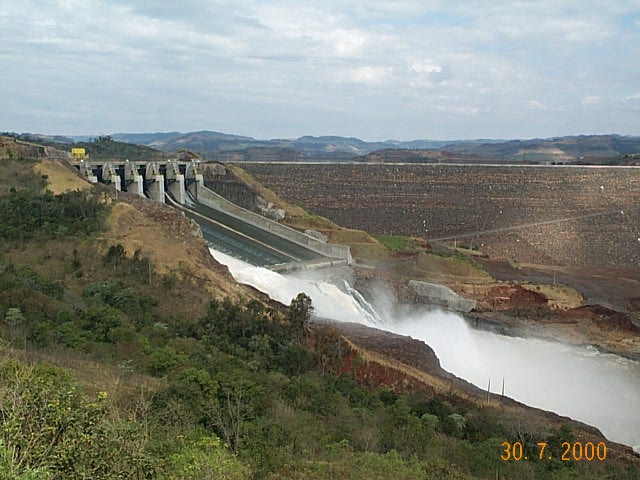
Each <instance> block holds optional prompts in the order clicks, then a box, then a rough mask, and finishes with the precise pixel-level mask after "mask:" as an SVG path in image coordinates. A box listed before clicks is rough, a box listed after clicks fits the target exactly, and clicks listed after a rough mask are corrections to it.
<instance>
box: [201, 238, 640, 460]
mask: <svg viewBox="0 0 640 480" xmlns="http://www.w3.org/2000/svg"><path fill="white" fill-rule="evenodd" d="M211 253H212V254H213V256H214V257H215V258H216V259H217V260H218V261H219V262H221V263H223V264H225V265H227V266H228V267H229V270H230V271H231V274H232V275H233V276H234V278H235V279H236V280H237V281H238V282H240V283H246V284H249V285H252V286H254V287H255V288H257V289H259V290H261V291H263V292H265V293H267V294H269V295H270V296H271V297H272V298H274V299H276V300H278V301H281V302H282V303H285V304H289V303H290V301H291V299H292V298H294V297H295V296H296V295H297V294H298V293H300V292H305V293H306V294H307V295H309V296H310V297H311V298H312V300H313V306H314V308H315V314H316V315H317V316H319V317H325V318H332V319H335V320H340V321H349V322H357V323H362V324H366V325H369V326H375V327H377V328H381V329H385V330H388V331H391V332H395V333H399V334H403V335H408V336H411V337H413V338H417V339H420V340H423V341H424V342H425V343H427V344H428V345H430V346H431V348H433V350H434V351H435V352H436V355H437V356H438V358H439V359H440V362H441V364H442V367H443V368H444V369H446V370H448V371H449V372H451V373H453V374H455V375H457V376H459V377H461V378H464V379H465V380H467V381H469V382H471V383H473V384H475V385H476V386H478V387H480V388H482V389H485V390H486V388H487V385H488V383H489V381H490V382H491V391H492V392H494V393H500V392H501V390H502V385H503V379H504V388H505V395H506V396H509V397H511V398H514V399H516V400H518V401H521V402H523V403H526V404H527V405H531V406H534V407H538V408H542V409H545V410H550V411H553V412H556V413H558V414H561V415H566V416H568V417H571V418H574V419H576V420H580V421H583V422H585V423H588V424H590V425H594V426H596V427H598V428H599V429H600V430H601V431H602V432H603V433H604V434H605V435H606V436H607V438H609V439H610V440H613V441H617V442H620V443H624V444H626V445H630V446H633V447H634V448H635V449H636V451H640V363H638V362H634V361H631V360H628V359H624V358H622V357H619V356H616V355H608V354H601V353H598V352H597V351H596V350H595V349H593V348H578V347H574V346H568V345H564V344H561V343H551V342H546V341H542V340H537V339H531V338H529V339H523V338H514V337H507V336H502V335H496V334H493V333H489V332H484V331H478V330H473V329H470V328H469V327H468V326H467V324H466V323H465V321H464V320H463V319H462V318H461V317H460V316H458V315H456V314H453V313H449V312H443V311H440V310H429V309H426V308H422V309H419V308H416V309H413V310H412V311H410V312H404V313H402V314H399V313H397V312H394V313H391V312H392V310H391V309H390V308H388V307H387V308H385V309H383V310H386V312H387V313H385V314H384V315H381V314H378V313H377V312H376V309H375V308H373V307H372V306H371V305H369V304H368V303H367V302H366V300H365V299H364V298H362V296H361V295H360V294H359V293H358V292H356V291H354V290H353V289H352V288H351V287H350V286H349V284H348V283H346V282H345V281H344V280H340V281H337V282H336V281H335V280H334V281H326V280H323V279H322V278H320V277H318V275H320V274H321V273H319V272H312V273H308V272H307V273H297V274H293V275H281V274H278V273H275V272H272V271H270V270H267V269H264V268H259V267H254V266H251V265H249V264H246V263H244V262H242V261H241V260H237V259H235V258H233V257H230V256H228V255H225V254H223V253H220V252H217V251H215V250H211ZM338 285H340V286H341V287H342V288H339V287H338ZM376 307H377V305H376Z"/></svg>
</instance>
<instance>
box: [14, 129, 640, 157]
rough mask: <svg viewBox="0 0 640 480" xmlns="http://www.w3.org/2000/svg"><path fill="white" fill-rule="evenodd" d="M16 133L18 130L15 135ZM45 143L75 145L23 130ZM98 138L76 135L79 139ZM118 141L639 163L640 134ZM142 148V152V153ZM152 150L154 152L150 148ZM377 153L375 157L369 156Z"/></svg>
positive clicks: (258, 150)
mask: <svg viewBox="0 0 640 480" xmlns="http://www.w3.org/2000/svg"><path fill="white" fill-rule="evenodd" d="M14 135H16V134H14ZM20 137H21V138H23V139H34V140H35V139H38V140H40V141H42V142H43V143H46V144H50V145H52V144H54V143H56V144H70V143H71V142H70V140H71V139H70V138H67V137H60V136H47V135H37V134H20ZM95 138H99V137H91V136H86V135H84V136H79V137H72V139H73V140H75V141H79V140H82V141H87V140H93V139H95ZM111 138H112V139H113V140H114V141H116V142H121V143H127V144H134V145H140V146H144V147H150V148H153V149H155V150H161V151H163V152H167V153H173V152H176V151H178V150H183V149H184V150H190V151H193V152H197V153H199V154H200V155H202V156H203V157H204V158H206V159H209V160H221V161H225V160H228V161H264V162H273V161H346V160H355V161H364V162H461V163H467V162H471V163H482V162H485V163H486V162H497V163H532V164H536V163H552V164H565V163H573V164H575V163H585V164H621V165H636V164H638V156H639V155H640V137H632V136H621V135H613V134H612V135H578V136H567V137H557V138H547V139H539V138H536V139H525V140H522V139H520V140H491V139H476V140H424V139H423V140H421V139H418V140H410V141H400V140H385V141H381V142H367V141H364V140H361V139H359V138H354V137H341V136H335V135H325V136H318V137H316V136H310V135H305V136H303V137H300V138H296V139H270V140H257V139H255V138H253V137H248V136H244V135H232V134H227V133H221V132H214V131H207V130H203V131H198V132H189V133H181V132H155V133H115V134H113V135H111ZM141 153H142V152H139V154H141ZM145 153H150V152H145ZM370 154H373V155H370Z"/></svg>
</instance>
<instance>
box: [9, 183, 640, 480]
mask: <svg viewBox="0 0 640 480" xmlns="http://www.w3.org/2000/svg"><path fill="white" fill-rule="evenodd" d="M0 205H3V208H2V215H3V216H2V227H3V230H2V232H3V233H2V235H3V238H5V239H6V240H5V241H4V242H3V243H2V246H1V247H0V424H1V428H0V480H2V479H22V480H26V479H30V480H40V479H51V478H53V479H80V478H93V479H110V478H114V479H115V478H127V479H147V478H158V479H165V478H168V479H198V480H200V479H234V480H235V479H245V478H256V479H259V478H268V479H284V478H294V479H295V478H299V479H320V478H323V479H324V478H334V479H361V478H369V479H389V478H394V479H421V478H423V479H467V478H491V479H493V478H496V475H498V477H499V478H523V479H526V478H552V479H565V478H575V479H578V478H612V479H613V478H616V479H625V478H626V479H630V478H638V473H637V472H635V473H634V472H633V471H632V470H630V469H628V468H626V467H624V466H619V465H617V464H607V465H606V469H603V468H602V467H603V466H602V465H599V464H595V463H593V464H588V463H584V462H583V463H577V462H560V461H557V460H556V461H550V462H528V463H526V462H504V461H502V460H500V454H501V448H500V445H501V443H502V442H503V441H505V440H511V441H513V440H514V439H521V438H522V439H528V440H527V442H525V443H526V448H534V446H535V442H536V441H537V440H538V439H540V438H545V439H547V440H548V441H549V442H550V444H558V442H560V441H561V440H562V439H571V435H572V433H571V431H570V430H569V429H567V428H561V429H559V430H557V431H543V430H540V428H539V427H538V426H531V427H530V428H529V426H525V427H523V426H522V425H519V426H518V427H517V428H516V427H514V426H512V425H508V424H507V423H506V422H505V421H504V420H503V419H500V418H498V416H497V413H495V412H491V411H487V410H483V409H481V408H478V407H477V406H474V405H472V404H468V403H465V402H462V401H460V400H458V399H455V398H453V397H446V396H432V395H427V394H425V393H420V392H417V393H412V394H404V395H398V394H395V393H393V392H391V391H389V390H386V389H377V390H374V391H370V390H368V389H366V388H364V387H362V386H361V385H359V384H358V383H357V382H356V381H355V380H354V378H353V377H352V376H351V375H350V374H348V373H341V368H340V367H341V364H342V355H343V353H344V351H345V349H346V346H345V345H344V343H343V342H342V340H341V338H340V336H339V335H338V334H337V333H336V332H335V331H334V330H332V329H331V328H329V327H326V328H320V327H314V328H313V329H311V328H310V327H309V324H308V320H309V316H310V314H311V312H312V308H313V307H312V305H311V303H310V300H309V298H308V297H306V296H305V295H302V294H301V295H298V296H297V297H296V298H294V299H293V300H292V302H291V305H290V306H289V307H288V308H284V307H277V306H270V305H265V304H264V303H262V302H261V301H258V300H255V299H249V298H246V299H239V300H231V299H224V300H214V299H206V300H205V301H206V302H207V307H206V309H205V310H206V313H205V314H204V315H202V316H200V317H198V318H194V317H193V316H191V315H190V314H188V313H187V312H189V310H188V309H187V308H186V306H185V305H184V304H185V303H187V298H192V297H189V295H192V294H193V290H194V289H198V288H199V287H198V286H197V285H194V284H193V283H192V282H191V280H190V279H185V278H181V277H180V276H179V275H175V274H168V275H167V274H165V275H161V274H159V273H157V272H156V271H155V269H154V268H153V265H152V263H151V261H150V259H149V258H147V257H146V256H145V254H144V253H143V252H141V251H136V252H127V251H126V250H125V248H124V247H123V246H122V245H120V244H118V243H114V244H110V245H102V246H101V247H100V245H99V240H98V239H97V237H96V236H95V232H99V231H100V230H101V228H103V226H104V222H105V215H106V213H108V208H107V207H106V206H104V205H103V204H102V203H100V201H99V198H97V197H94V196H92V195H91V194H89V195H84V194H66V195H51V194H42V193H38V192H35V191H31V192H24V191H16V192H9V193H7V194H5V195H4V196H1V197H0ZM10 206H13V208H10ZM43 214H46V215H43ZM74 216H75V217H76V218H70V217H74ZM18 217H19V218H21V219H22V221H21V222H18V221H17V219H18ZM43 217H46V218H47V219H48V221H44V220H43ZM51 224H54V225H55V228H54V227H52V226H51ZM8 227H11V228H8ZM99 248H100V250H98V249H99ZM97 251H101V252H102V253H101V254H99V255H97V254H96V252H97ZM199 295H201V296H203V295H204V289H203V290H201V291H200V293H199ZM167 299H170V300H171V301H170V303H167V302H168V300H167ZM168 304H169V305H172V308H170V309H169V308H167V307H166V306H167V305H168ZM54 364H58V365H65V366H66V367H67V368H61V367H59V366H58V367H56V366H53V365H54ZM89 365H97V367H96V368H94V369H93V370H91V369H90V368H89ZM71 367H73V369H74V370H73V372H72V371H71Z"/></svg>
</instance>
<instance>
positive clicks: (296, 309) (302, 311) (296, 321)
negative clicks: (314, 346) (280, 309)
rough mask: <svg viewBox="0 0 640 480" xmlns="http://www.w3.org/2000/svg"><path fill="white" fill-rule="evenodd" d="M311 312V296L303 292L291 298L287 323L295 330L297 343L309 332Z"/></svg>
mask: <svg viewBox="0 0 640 480" xmlns="http://www.w3.org/2000/svg"><path fill="white" fill-rule="evenodd" d="M312 313H313V306H312V305H311V298H310V297H309V296H308V295H306V294H305V293H299V294H298V296H296V298H294V299H293V300H291V304H290V305H289V323H290V324H291V326H292V327H293V329H294V331H295V332H296V336H297V339H298V343H300V342H301V340H302V338H303V337H306V336H307V334H308V332H309V320H310V319H311V314H312Z"/></svg>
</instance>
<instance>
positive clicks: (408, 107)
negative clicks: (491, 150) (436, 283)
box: [0, 0, 640, 138]
mask: <svg viewBox="0 0 640 480" xmlns="http://www.w3.org/2000/svg"><path fill="white" fill-rule="evenodd" d="M633 3H634V2H628V1H624V0H611V1H610V2H607V5H606V6H603V5H601V4H599V3H598V2H583V1H581V0H561V1H559V2H557V1H551V0H541V1H539V2H518V3H514V2H511V1H507V0H496V1H493V2H450V1H446V0H428V1H419V0H400V1H398V2H388V1H386V0H371V1H369V2H367V4H366V7H365V6H363V4H362V3H361V2H359V1H356V0H324V1H320V0H310V1H308V2H304V3H301V2H298V1H295V0H278V1H273V0H265V1H257V0H238V1H231V0H219V1H216V2H201V1H199V0H185V1H184V2H180V3H176V2H171V1H166V0H111V1H106V0H66V1H62V0H61V1H54V0H39V1H35V0H24V1H22V2H8V3H7V5H5V6H3V9H2V12H0V25H1V26H2V28H0V42H2V45H3V48H2V49H1V50H0V61H2V62H3V64H4V65H11V68H8V69H3V70H2V71H1V72H0V81H2V85H3V89H4V93H5V94H4V95H3V98H0V130H2V129H5V130H20V129H24V130H30V131H39V130H41V131H44V130H48V132H50V133H57V132H60V131H64V132H65V133H74V131H76V133H92V132H94V131H98V132H110V131H123V130H126V129H127V128H132V129H135V130H139V131H144V130H158V129H167V130H186V129H188V128H195V129H204V128H212V129H221V130H224V131H230V132H232V133H233V132H238V133H244V134H248V135H253V134H255V131H250V130H246V128H248V126H249V125H251V126H252V127H251V128H254V129H256V131H257V130H260V131H265V130H267V129H269V128H273V131H272V133H270V134H269V136H290V135H298V134H304V133H314V134H319V133H323V132H326V131H329V130H333V129H334V128H336V127H335V125H336V123H335V122H336V120H335V117H336V112H340V115H341V116H342V117H344V125H345V128H351V129H352V130H349V131H344V132H335V131H334V132H335V133H343V134H347V135H361V136H366V135H369V134H370V133H369V132H373V131H381V130H383V129H388V131H386V133H384V132H383V133H381V135H383V136H384V137H385V138H388V137H398V138H400V137H402V138H411V137H423V136H425V135H429V136H434V137H440V138H447V137H449V138H451V137H458V138H459V137H461V136H465V135H467V134H468V135H471V134H472V133H471V132H476V134H477V135H478V136H485V137H491V136H500V137H505V136H518V137H523V136H529V135H527V134H526V131H527V129H532V130H531V134H530V136H544V135H550V136H553V135H559V134H564V133H566V131H565V130H564V129H565V128H566V125H575V127H572V128H576V129H581V128H584V129H588V130H589V131H594V130H596V131H598V130H600V131H618V130H619V129H620V128H622V129H625V128H626V129H627V130H628V129H629V128H631V127H629V125H635V124H636V123H637V122H634V121H633V113H634V112H635V110H634V109H632V108H629V107H627V108H626V109H625V108H624V106H623V105H621V104H622V103H626V102H603V101H602V100H601V99H611V98H625V97H624V96H623V95H621V93H620V92H624V91H636V89H637V82H636V79H637V78H638V77H639V76H640V65H638V64H637V62H633V61H631V60H630V59H633V58H638V57H640V31H638V29H637V28H636V26H635V25H634V24H633V22H629V20H628V19H629V18H634V15H638V13H639V10H640V8H639V7H638V6H637V5H636V6H634V5H633ZM33 11H37V12H38V15H37V16H33V15H31V14H30V13H29V12H33ZM635 18H637V17H635ZM636 23H637V22H636ZM575 72H589V73H588V75H583V76H580V74H579V73H575ZM638 95H639V94H635V95H632V96H630V97H626V98H627V100H629V101H634V103H635V102H636V101H637V100H638V99H639V97H638ZM597 99H600V101H599V109H598V111H599V113H600V115H599V116H597V117H596V116H593V117H590V116H588V115H587V114H585V112H586V111H587V112H588V111H589V109H585V108H584V106H585V105H594V104H595V102H596V100H597ZM627 105H629V104H628V103H627ZM522 106H524V107H525V108H522ZM632 110H634V111H632ZM252 112H259V113H260V118H257V117H255V115H254V116H252V115H253V114H252ZM372 112H384V113H385V115H384V116H381V117H380V118H376V117H375V115H372ZM550 112H555V113H556V114H555V115H553V116H550V115H549V114H550ZM444 114H446V115H445V116H447V118H450V119H451V122H450V123H447V122H446V121H442V117H443V115H444ZM524 115H526V118H524V117H523V116H524ZM459 118H463V119H467V120H469V121H472V120H473V119H474V118H475V119H480V118H481V119H482V120H481V121H480V120H475V121H476V122H477V123H465V127H464V131H460V130H459V129H460V128H461V127H460V124H459V123H456V121H455V120H456V119H459ZM56 119H63V121H62V123H61V122H57V121H56ZM380 119H383V120H388V123H387V122H385V123H383V124H380ZM374 122H378V123H376V124H375V125H374ZM425 125H432V126H433V128H431V129H430V130H428V131H426V130H423V129H424V128H425V127H424V126H425ZM633 128H637V127H633ZM533 129H535V131H534V130H533ZM79 130H82V131H79ZM48 132H47V131H45V132H44V133H48ZM492 132H493V133H492ZM621 133H634V132H621ZM635 133H636V134H638V133H639V132H635Z"/></svg>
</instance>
